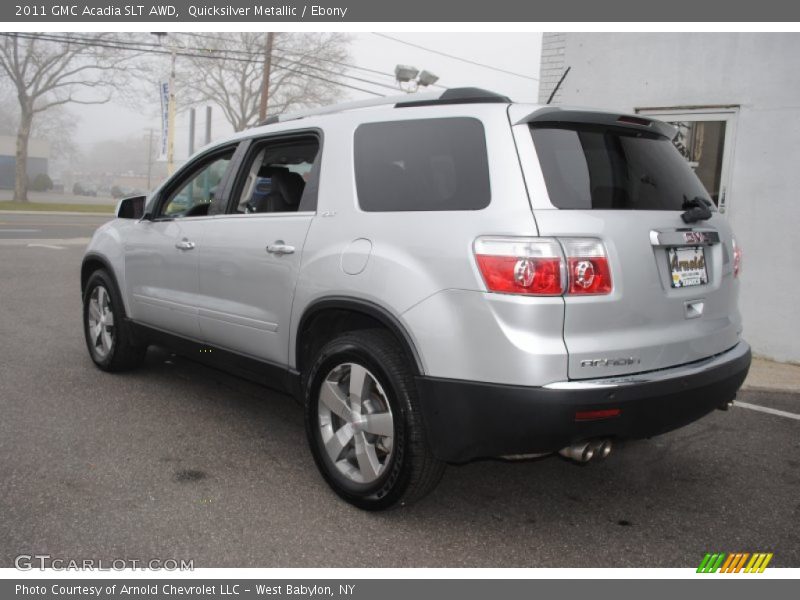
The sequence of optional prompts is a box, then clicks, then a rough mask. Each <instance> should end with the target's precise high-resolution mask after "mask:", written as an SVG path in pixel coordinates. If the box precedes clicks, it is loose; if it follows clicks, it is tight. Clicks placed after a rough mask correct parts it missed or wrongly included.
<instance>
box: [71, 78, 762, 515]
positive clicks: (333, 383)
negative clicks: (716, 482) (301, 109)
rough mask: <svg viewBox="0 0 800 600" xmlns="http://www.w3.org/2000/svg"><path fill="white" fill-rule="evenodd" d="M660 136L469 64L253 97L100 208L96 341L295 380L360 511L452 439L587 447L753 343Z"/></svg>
mask: <svg viewBox="0 0 800 600" xmlns="http://www.w3.org/2000/svg"><path fill="white" fill-rule="evenodd" d="M672 135H673V130H672V128H671V127H670V126H669V125H667V124H665V123H661V122H658V121H654V120H651V119H648V118H644V117H641V116H637V115H620V114H616V113H605V112H595V111H586V110H577V109H566V108H555V107H551V106H536V105H525V104H514V103H511V101H510V100H509V99H508V98H506V97H503V96H499V95H497V94H494V93H491V92H486V91H484V90H479V89H475V88H463V89H451V90H448V91H445V92H444V93H433V94H419V95H414V96H404V97H402V98H387V99H383V100H381V101H380V102H377V103H376V102H362V103H351V104H346V105H339V106H335V107H330V108H325V109H321V110H316V111H308V112H305V113H298V114H292V115H284V116H280V117H277V118H272V119H270V120H269V121H268V122H267V123H265V124H263V125H262V126H259V127H256V128H253V129H250V130H248V131H245V132H242V133H239V134H237V135H235V136H234V137H232V138H230V139H228V140H226V141H224V142H221V143H218V144H215V145H213V146H211V147H208V148H205V149H203V150H202V151H201V152H200V153H198V154H197V155H195V156H194V157H192V158H191V159H190V160H189V161H188V162H187V163H186V164H185V165H184V166H183V167H182V168H181V169H180V170H179V171H178V172H177V173H176V174H175V175H173V176H172V177H171V178H169V179H168V180H167V181H166V182H165V183H164V184H163V185H162V186H161V187H160V188H159V189H157V190H156V191H155V193H153V194H152V196H151V197H150V198H149V201H147V202H146V203H145V198H144V197H136V198H128V199H125V200H123V201H122V202H121V203H120V205H119V207H118V212H117V217H118V218H117V219H115V220H113V221H111V222H109V223H108V224H106V225H104V226H103V227H101V228H100V229H98V231H97V233H96V234H95V235H94V238H93V239H92V242H91V244H90V245H89V247H88V249H87V252H86V256H85V258H84V261H83V268H82V272H81V289H82V292H83V299H84V311H83V320H84V329H85V334H86V342H87V345H88V348H89V354H90V355H91V357H92V360H93V361H94V362H95V363H96V364H97V366H98V367H100V368H101V369H103V370H106V371H121V370H124V369H130V368H132V367H135V366H137V365H139V364H140V363H141V362H142V359H143V357H144V354H145V351H146V349H147V346H148V345H151V344H155V345H162V346H167V347H171V348H173V349H175V350H176V351H178V352H185V353H186V354H187V355H188V356H190V357H193V358H194V359H196V360H203V361H213V363H214V364H216V365H220V366H221V367H223V368H226V369H229V370H232V371H234V372H235V373H237V374H241V375H244V376H247V377H249V378H252V379H255V380H257V381H261V382H263V383H265V384H267V385H270V386H272V387H276V388H279V389H281V390H284V391H287V392H290V393H292V394H293V395H294V396H295V397H296V398H297V399H298V400H299V401H300V402H301V403H302V405H303V406H304V410H305V421H306V428H307V434H308V442H309V444H310V446H311V451H312V453H313V456H314V459H315V461H316V463H317V465H318V467H319V469H320V471H321V473H322V476H323V477H324V478H325V480H326V481H327V482H328V483H329V484H330V486H331V487H332V488H333V489H334V490H335V491H336V493H337V494H339V495H340V496H341V497H342V498H344V499H345V500H347V501H348V502H351V503H352V504H354V505H356V506H359V507H361V508H365V509H373V510H374V509H383V508H387V507H390V506H393V505H397V504H399V503H400V504H402V503H408V502H410V501H413V500H415V499H417V498H420V497H421V496H423V495H424V494H426V493H427V492H429V491H430V490H431V489H432V488H433V487H434V486H435V485H436V483H437V482H438V480H439V478H440V477H441V475H442V472H443V469H444V465H445V464H446V463H459V462H464V461H468V460H471V459H474V458H480V457H496V456H512V457H521V456H531V455H543V454H549V453H556V452H560V453H561V454H562V455H563V456H566V457H568V458H571V459H573V460H576V461H584V462H585V461H588V460H591V459H593V458H598V457H605V456H606V455H608V453H609V452H610V450H611V444H612V443H613V442H614V441H616V440H620V439H625V438H645V437H650V436H654V435H657V434H660V433H664V432H666V431H669V430H672V429H675V428H677V427H681V426H683V425H686V424H688V423H690V422H692V421H694V420H696V419H698V418H700V417H702V416H704V415H706V414H707V413H709V412H710V411H712V410H713V409H715V408H726V407H727V406H728V405H729V404H730V402H731V401H732V400H733V398H734V396H735V394H736V392H737V390H738V388H739V387H740V385H741V384H742V381H743V380H744V378H745V376H746V374H747V370H748V368H749V365H750V349H749V347H748V345H747V344H746V343H745V342H744V341H742V339H741V320H740V316H739V312H738V310H737V294H738V288H739V269H740V261H741V254H740V249H739V248H738V247H737V245H736V243H735V241H734V238H733V235H732V234H731V229H730V227H729V225H728V223H727V221H726V219H725V218H724V217H723V216H722V215H720V214H719V213H718V212H717V211H716V209H715V206H714V203H713V201H712V200H711V199H710V198H709V196H708V193H707V192H706V190H705V189H704V188H703V186H702V185H701V184H700V182H699V180H698V179H697V177H696V176H695V175H694V173H693V172H692V169H691V168H690V166H689V165H688V164H687V163H686V161H685V160H684V159H683V158H682V156H681V155H680V153H679V152H678V150H676V148H675V147H674V146H673V144H672V142H671V141H670V140H671V138H672ZM198 349H201V350H208V349H213V352H198Z"/></svg>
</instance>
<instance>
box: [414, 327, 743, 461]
mask: <svg viewBox="0 0 800 600" xmlns="http://www.w3.org/2000/svg"><path fill="white" fill-rule="evenodd" d="M749 368H750V347H749V346H748V345H747V344H746V343H745V342H739V343H738V344H737V345H736V346H734V347H733V348H731V349H730V350H728V351H727V352H724V353H722V354H720V355H717V356H714V357H711V358H708V359H705V360H703V361H700V362H696V363H691V364H689V365H683V366H680V367H674V368H671V369H664V370H661V371H653V372H650V373H641V374H638V375H632V376H629V377H614V378H608V379H594V380H588V381H587V380H582V381H566V382H561V383H554V384H550V385H548V386H544V387H523V386H509V385H498V384H492V383H479V382H471V381H462V380H454V379H438V378H433V377H424V376H423V377H418V378H417V389H418V391H419V394H420V399H421V404H422V410H423V415H424V419H425V427H426V430H427V433H428V439H429V442H430V444H431V448H432V450H433V452H434V454H435V455H436V456H437V457H438V458H440V459H441V460H446V461H450V462H464V461H467V460H470V459H473V458H478V457H489V456H504V455H511V454H528V453H536V452H552V451H556V450H559V449H561V448H563V447H564V446H567V445H569V444H571V443H573V442H579V441H582V440H586V439H590V438H598V437H604V438H606V437H613V438H628V439H636V438H646V437H652V436H655V435H658V434H660V433H665V432H667V431H671V430H673V429H677V428H679V427H682V426H684V425H687V424H689V423H691V422H692V421H696V420H697V419H699V418H701V417H703V416H704V415H706V414H708V413H709V412H711V411H712V410H714V409H715V408H719V407H722V406H724V405H725V404H727V403H728V402H729V401H730V400H732V399H733V398H734V396H735V395H736V392H737V390H738V389H739V387H740V386H741V385H742V382H744V379H745V377H746V376H747V372H748V370H749ZM604 408H618V409H620V410H621V413H620V414H619V416H616V417H613V418H610V419H604V420H596V421H576V420H575V413H576V411H588V410H598V409H604Z"/></svg>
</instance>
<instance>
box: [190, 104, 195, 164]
mask: <svg viewBox="0 0 800 600" xmlns="http://www.w3.org/2000/svg"><path fill="white" fill-rule="evenodd" d="M194 121H195V110H194V107H192V108H190V109H189V156H191V155H192V154H194Z"/></svg>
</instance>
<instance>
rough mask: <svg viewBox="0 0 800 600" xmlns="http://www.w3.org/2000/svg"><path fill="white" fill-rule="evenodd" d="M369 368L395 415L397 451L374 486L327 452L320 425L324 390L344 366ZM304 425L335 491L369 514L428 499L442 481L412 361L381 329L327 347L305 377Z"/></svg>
mask: <svg viewBox="0 0 800 600" xmlns="http://www.w3.org/2000/svg"><path fill="white" fill-rule="evenodd" d="M348 363H350V364H356V365H360V366H362V367H364V368H366V369H367V370H368V372H369V374H370V375H371V376H373V377H374V379H375V380H376V381H377V383H378V384H379V385H380V387H381V388H382V391H383V392H384V394H385V398H386V400H388V403H389V405H390V408H391V413H392V415H393V428H394V437H393V445H392V453H391V454H390V455H389V456H388V457H387V458H386V464H385V467H384V470H383V472H382V474H381V475H379V476H378V478H377V480H375V481H373V482H371V483H355V482H353V481H352V480H351V479H348V477H347V476H346V475H344V474H342V472H340V470H339V469H337V467H336V465H335V464H334V462H333V461H332V460H331V458H330V457H329V455H328V452H327V451H326V450H325V447H324V444H323V438H322V432H321V426H320V414H319V403H320V389H321V386H322V384H323V382H324V381H325V380H326V377H328V375H329V374H331V373H332V372H334V371H335V369H336V368H337V367H340V366H341V365H343V364H348ZM303 383H304V385H303V388H304V389H303V391H304V395H305V423H306V433H307V435H308V441H309V444H310V446H311V452H312V454H313V456H314V461H315V462H316V464H317V467H318V468H319V470H320V472H321V473H322V476H323V477H324V478H325V480H326V481H327V483H328V484H329V485H330V486H331V488H333V490H334V491H335V492H336V493H337V494H338V495H339V496H340V497H341V498H343V499H344V500H346V501H347V502H349V503H351V504H353V505H355V506H357V507H358V508H361V509H364V510H384V509H387V508H393V507H397V506H404V505H408V504H411V503H413V502H415V501H417V500H419V499H420V498H422V497H424V496H425V495H426V494H428V493H429V492H430V491H432V490H433V488H435V487H436V484H437V483H438V482H439V480H440V479H441V477H442V474H443V472H444V468H445V463H443V462H441V461H439V460H437V459H436V458H435V457H434V456H433V454H432V453H431V451H430V448H429V446H428V443H427V440H426V436H425V429H424V424H423V422H422V416H421V411H420V408H419V399H418V397H417V390H416V386H415V384H414V378H413V374H412V372H411V369H410V368H409V365H408V360H407V358H406V356H405V354H404V353H403V351H402V350H401V348H400V347H399V346H398V344H397V342H396V341H395V340H394V338H393V337H392V335H391V334H389V333H388V332H386V331H384V330H380V329H370V330H363V331H354V332H351V333H346V334H343V335H341V336H340V337H338V338H336V339H334V340H332V341H331V342H329V343H328V344H326V345H325V346H324V347H323V348H322V349H321V350H320V351H319V353H318V354H317V356H316V358H315V360H314V362H313V364H312V365H311V367H310V369H309V370H308V372H307V374H306V376H305V377H304V379H303Z"/></svg>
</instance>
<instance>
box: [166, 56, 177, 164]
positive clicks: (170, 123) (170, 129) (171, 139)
mask: <svg viewBox="0 0 800 600" xmlns="http://www.w3.org/2000/svg"><path fill="white" fill-rule="evenodd" d="M170 51H171V57H170V71H169V109H168V111H169V112H168V113H167V174H168V175H172V174H173V173H174V172H175V46H174V45H171V46H170Z"/></svg>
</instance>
